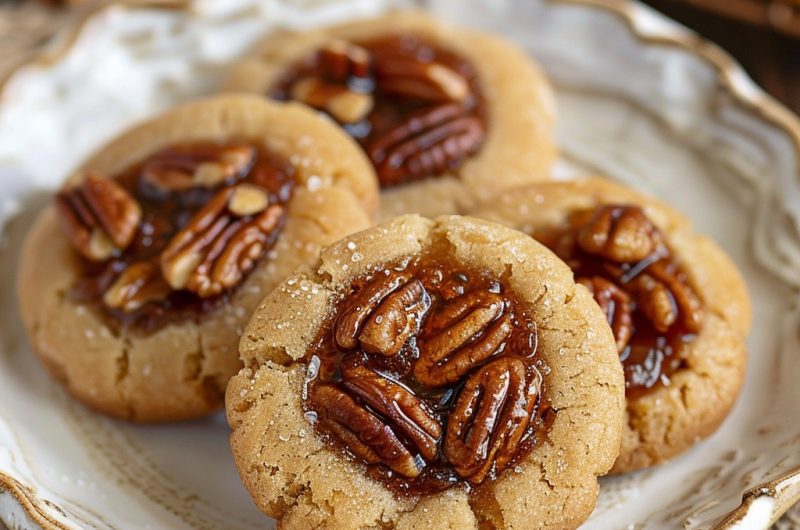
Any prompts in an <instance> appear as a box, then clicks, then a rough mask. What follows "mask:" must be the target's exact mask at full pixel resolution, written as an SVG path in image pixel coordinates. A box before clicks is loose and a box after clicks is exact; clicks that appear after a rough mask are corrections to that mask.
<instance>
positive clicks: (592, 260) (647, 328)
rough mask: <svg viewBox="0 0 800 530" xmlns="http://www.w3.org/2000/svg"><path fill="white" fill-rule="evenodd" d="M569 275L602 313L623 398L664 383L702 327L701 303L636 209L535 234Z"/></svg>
mask: <svg viewBox="0 0 800 530" xmlns="http://www.w3.org/2000/svg"><path fill="white" fill-rule="evenodd" d="M532 235H533V237H535V238H536V239H538V240H539V241H541V242H542V243H544V244H545V245H547V246H549V247H550V248H551V249H552V250H553V251H554V252H555V253H556V254H558V255H559V257H561V259H563V260H564V261H565V262H566V263H567V264H568V265H569V266H570V267H571V268H572V270H573V271H574V272H575V280H576V282H578V283H581V284H583V285H585V286H586V287H587V288H588V289H589V291H590V292H591V293H592V295H593V296H594V298H595V301H596V302H597V303H598V305H600V308H601V309H602V310H603V312H604V313H605V314H606V318H607V319H608V323H609V325H610V326H611V329H612V331H613V332H614V339H615V340H616V343H617V350H618V351H619V356H620V361H622V365H623V368H624V370H625V386H626V395H627V396H628V397H632V396H636V395H641V394H642V393H644V392H646V391H647V390H648V389H651V388H654V387H657V386H661V385H668V384H669V383H670V377H671V376H672V374H674V373H675V371H676V370H678V369H680V368H681V367H682V366H683V359H682V356H681V350H682V348H683V347H684V346H685V345H686V344H687V343H689V342H691V341H692V340H693V339H694V337H695V335H696V334H697V332H698V331H700V327H701V325H702V319H703V307H702V303H701V301H700V299H699V297H698V296H697V294H696V293H695V292H694V290H693V289H692V287H691V286H690V285H689V280H688V277H687V276H686V273H685V272H684V270H683V269H682V268H681V267H680V264H679V263H678V262H677V260H676V259H675V257H674V256H673V255H672V252H671V251H670V249H669V248H668V247H667V245H666V243H665V241H664V237H663V235H662V234H661V232H660V231H659V230H658V229H657V228H656V227H655V225H654V224H653V223H652V222H651V221H650V220H649V219H648V218H647V216H646V215H645V213H644V211H643V210H642V209H641V208H639V207H637V206H628V205H602V206H598V207H597V208H594V209H590V210H585V211H579V212H576V213H575V214H573V215H572V216H571V217H570V219H569V220H568V223H567V226H566V227H564V228H563V229H557V230H548V231H539V232H534V233H533V234H532Z"/></svg>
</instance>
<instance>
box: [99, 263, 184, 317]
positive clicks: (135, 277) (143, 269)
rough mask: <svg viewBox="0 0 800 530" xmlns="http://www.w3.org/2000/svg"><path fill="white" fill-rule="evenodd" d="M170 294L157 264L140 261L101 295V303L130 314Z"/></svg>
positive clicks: (125, 271) (123, 273)
mask: <svg viewBox="0 0 800 530" xmlns="http://www.w3.org/2000/svg"><path fill="white" fill-rule="evenodd" d="M170 292H171V289H170V286H169V285H167V283H166V282H165V281H164V278H163V277H162V276H161V269H160V268H159V266H158V264H157V263H155V262H152V261H142V262H139V263H134V264H132V265H130V266H129V267H128V268H126V269H125V270H124V271H123V272H122V274H120V275H119V277H117V279H116V280H115V281H114V283H113V284H112V285H111V287H109V288H108V289H107V290H106V292H105V293H104V294H103V303H104V304H105V305H106V306H107V307H110V308H112V309H121V310H122V311H124V312H126V313H130V312H133V311H136V310H137V309H139V308H141V307H142V306H143V305H145V304H147V303H148V302H155V301H158V300H163V299H165V298H166V297H167V296H168V295H169V293H170Z"/></svg>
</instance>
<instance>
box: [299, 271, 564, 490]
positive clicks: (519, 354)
mask: <svg viewBox="0 0 800 530" xmlns="http://www.w3.org/2000/svg"><path fill="white" fill-rule="evenodd" d="M536 347H537V333H536V325H535V323H534V322H533V321H532V320H531V319H530V318H529V316H528V315H527V313H526V312H525V310H524V309H523V306H522V304H521V303H520V302H519V301H517V299H516V298H515V297H514V296H513V294H512V293H509V292H506V290H505V289H504V287H503V285H502V283H501V282H499V281H496V280H494V279H492V278H489V277H488V276H487V275H485V274H481V273H479V272H476V271H465V270H461V271H457V272H454V271H453V267H452V263H449V262H448V261H447V260H439V259H435V258H434V257H432V256H426V257H423V258H420V259H418V260H416V261H414V262H412V263H410V264H406V265H404V266H401V267H398V268H395V269H384V270H380V271H376V272H375V273H373V274H372V275H370V276H368V277H366V278H363V279H361V280H358V281H357V282H355V283H354V284H353V285H352V286H351V288H350V291H349V292H348V293H347V294H346V295H345V297H344V299H343V301H342V302H341V303H340V304H339V306H338V307H337V310H336V312H335V314H334V316H332V317H331V319H330V321H329V324H328V325H327V326H325V328H324V329H323V331H322V332H321V334H320V337H319V339H318V341H317V343H316V344H315V346H314V347H312V348H311V350H310V352H309V357H310V361H309V373H308V377H307V381H306V386H305V390H304V397H305V406H306V411H307V412H306V417H307V418H308V419H309V420H310V421H312V422H313V423H314V424H315V428H316V429H317V430H318V431H319V432H321V433H322V434H323V436H324V437H326V438H327V439H328V440H330V441H331V442H333V443H335V444H337V445H338V446H339V447H341V448H342V449H343V450H344V451H346V453H347V454H350V455H351V456H354V457H355V458H357V459H358V460H360V461H362V462H364V463H366V464H368V467H367V469H368V474H369V475H370V476H373V477H374V478H377V479H378V480H381V481H382V482H383V483H384V484H386V485H387V486H388V487H390V488H391V489H392V490H393V491H394V492H395V493H397V494H401V495H420V494H426V493H433V492H437V491H442V490H444V489H447V488H450V487H453V486H457V485H466V486H467V487H468V488H474V487H478V486H479V485H480V484H483V483H485V482H487V481H491V480H494V479H495V478H497V477H498V476H499V475H500V474H501V473H503V472H504V471H506V470H507V469H508V468H509V467H514V466H515V465H516V464H517V463H518V462H519V461H520V460H521V459H522V458H523V457H524V456H525V455H527V454H528V453H529V452H530V450H531V448H532V447H533V446H534V445H535V444H536V443H537V440H539V439H540V436H541V435H542V434H543V433H544V431H545V430H546V423H547V422H548V421H549V418H551V417H552V416H553V413H552V411H550V409H549V408H548V406H547V400H546V396H543V392H544V389H543V385H542V376H541V374H540V371H539V367H541V362H540V359H539V356H538V355H537V351H536Z"/></svg>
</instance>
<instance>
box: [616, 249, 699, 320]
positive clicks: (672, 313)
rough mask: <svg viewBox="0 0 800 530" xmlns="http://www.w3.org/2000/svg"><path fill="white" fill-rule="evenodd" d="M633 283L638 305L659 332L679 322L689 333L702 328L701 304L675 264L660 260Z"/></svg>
mask: <svg viewBox="0 0 800 530" xmlns="http://www.w3.org/2000/svg"><path fill="white" fill-rule="evenodd" d="M631 284H632V288H633V289H634V291H635V293H636V303H637V304H638V307H639V308H640V309H641V310H642V312H643V313H644V314H645V315H647V318H648V319H650V321H651V322H652V323H653V326H654V327H655V328H656V329H657V330H658V331H661V332H662V333H663V332H666V331H667V330H668V329H669V328H670V327H671V326H672V325H673V324H675V323H677V322H680V324H681V325H682V326H683V328H684V329H685V330H686V331H688V332H690V333H696V332H698V331H700V326H701V325H702V320H703V310H702V303H701V302H700V299H699V298H698V297H697V295H696V294H695V293H694V291H693V290H692V288H691V287H690V286H689V285H688V284H687V283H686V281H685V279H684V278H683V277H682V276H679V274H678V272H677V271H676V270H675V265H674V264H671V263H670V262H669V261H667V260H662V261H657V262H656V263H653V264H652V265H650V266H649V267H648V268H647V270H646V271H645V273H643V274H641V275H639V276H638V277H636V278H635V279H634V280H633V281H632V282H631ZM679 319H680V320H679Z"/></svg>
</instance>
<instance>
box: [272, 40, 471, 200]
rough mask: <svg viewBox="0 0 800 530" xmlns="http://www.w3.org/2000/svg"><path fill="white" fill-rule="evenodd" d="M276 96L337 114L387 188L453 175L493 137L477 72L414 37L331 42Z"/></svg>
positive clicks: (293, 72)
mask: <svg viewBox="0 0 800 530" xmlns="http://www.w3.org/2000/svg"><path fill="white" fill-rule="evenodd" d="M269 93H270V95H272V96H273V97H276V98H278V99H296V100H300V101H303V102H304V103H306V104H308V105H311V106H313V107H315V108H317V109H320V110H323V111H325V112H327V113H328V114H330V115H331V116H333V117H334V118H335V119H336V120H337V121H338V122H339V123H340V124H342V125H344V128H345V130H346V131H348V132H349V133H350V134H351V135H352V136H353V137H354V138H355V139H356V140H357V141H358V142H359V143H360V144H361V146H362V147H363V148H364V150H365V151H366V152H367V154H368V156H369V157H370V159H371V161H372V163H373V165H374V166H375V169H376V171H377V173H378V178H379V180H380V182H381V185H382V186H384V187H389V186H397V185H401V184H405V183H409V182H414V181H419V180H421V179H425V178H430V177H434V176H440V175H443V174H452V173H453V172H455V171H457V170H458V168H459V167H460V166H461V165H462V164H463V163H464V162H465V161H466V160H467V159H468V158H469V157H471V156H473V155H475V154H476V153H478V151H479V150H480V148H481V146H482V145H483V142H484V140H485V137H486V125H485V116H484V114H485V112H484V109H483V107H482V105H483V95H482V91H481V87H480V83H479V82H478V78H477V74H476V73H475V69H474V68H473V67H472V65H471V64H469V63H468V62H466V61H465V60H464V59H463V58H461V57H459V56H457V55H456V54H454V53H453V52H451V51H448V50H445V49H443V48H440V47H438V46H433V45H431V44H428V43H425V42H424V41H423V40H421V39H419V38H417V37H413V36H410V35H393V36H389V37H384V38H380V39H374V40H371V41H364V42H347V41H342V40H333V41H330V42H329V43H327V44H326V45H324V46H323V47H322V48H321V49H320V50H319V51H318V52H317V53H316V54H315V56H314V57H312V58H310V59H309V60H307V61H305V62H303V63H301V64H298V65H296V66H294V67H291V68H289V70H288V71H287V72H286V74H285V75H284V76H283V77H282V78H281V80H279V81H278V82H277V83H276V84H275V85H274V86H273V87H271V89H270V91H269Z"/></svg>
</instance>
